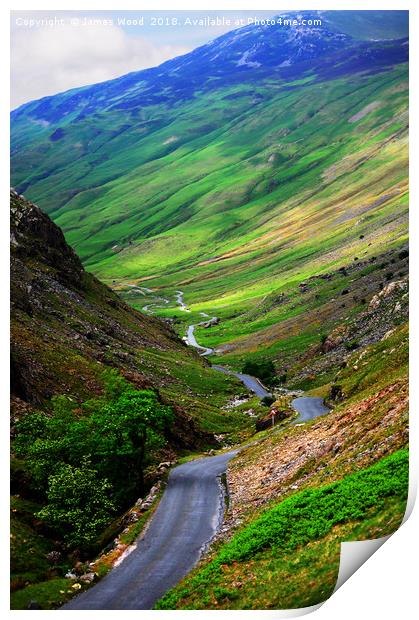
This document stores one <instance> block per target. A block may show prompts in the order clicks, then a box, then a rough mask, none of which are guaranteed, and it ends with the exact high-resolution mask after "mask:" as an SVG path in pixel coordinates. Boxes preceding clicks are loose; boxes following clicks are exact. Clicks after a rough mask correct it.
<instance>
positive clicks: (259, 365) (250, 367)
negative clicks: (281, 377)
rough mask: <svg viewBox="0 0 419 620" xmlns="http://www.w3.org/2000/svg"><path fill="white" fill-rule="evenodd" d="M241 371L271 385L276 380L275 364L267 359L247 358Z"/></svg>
mask: <svg viewBox="0 0 419 620" xmlns="http://www.w3.org/2000/svg"><path fill="white" fill-rule="evenodd" d="M242 372H243V373H244V374H246V375H252V376H253V377H257V378H258V379H260V380H261V381H263V382H264V383H266V384H267V385H272V383H273V382H275V380H276V375H275V366H274V365H273V363H272V362H271V361H268V360H262V361H252V360H248V361H247V362H245V364H244V366H243V370H242Z"/></svg>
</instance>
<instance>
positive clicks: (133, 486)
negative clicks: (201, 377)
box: [13, 372, 174, 546]
mask: <svg viewBox="0 0 419 620" xmlns="http://www.w3.org/2000/svg"><path fill="white" fill-rule="evenodd" d="M173 420H174V415H173V412H172V410H171V409H170V408H169V407H166V406H164V405H162V404H161V403H159V402H158V399H157V396H156V394H155V393H154V392H153V391H151V390H136V389H135V388H133V386H132V385H131V384H130V383H128V382H127V381H126V380H125V379H124V378H123V377H121V376H120V375H118V374H116V373H114V372H110V373H109V372H108V373H106V389H105V393H104V395H103V397H101V398H97V399H93V400H89V401H86V402H85V403H83V404H82V405H81V406H78V405H77V403H75V402H74V401H73V400H72V399H70V398H68V397H66V396H59V397H55V398H53V399H52V401H51V412H50V414H49V415H46V414H44V413H39V412H35V413H32V414H29V415H28V416H26V417H25V418H24V419H23V420H22V421H21V422H20V423H19V424H18V426H17V437H16V440H15V442H14V446H13V447H14V451H15V453H16V455H17V456H18V457H20V458H22V459H23V462H24V466H25V468H26V470H27V472H28V474H29V476H30V484H31V490H32V491H33V492H35V493H36V495H37V496H38V497H39V498H40V499H42V500H44V501H45V500H48V505H47V507H46V508H44V509H43V510H42V511H41V512H40V513H39V514H40V516H42V518H43V519H44V520H45V521H47V522H48V523H49V524H50V525H51V526H53V527H55V529H56V530H57V531H58V532H59V533H60V534H62V535H65V540H66V541H67V542H68V543H69V544H70V545H73V546H74V545H78V544H86V543H87V542H88V541H92V538H94V537H95V536H96V534H97V532H98V531H99V530H100V529H101V528H103V527H104V526H105V525H106V523H107V522H109V518H110V514H111V512H112V510H113V509H114V508H116V509H121V508H125V507H126V506H127V505H129V503H130V502H131V501H132V500H133V499H135V497H137V496H138V493H139V492H140V491H141V490H142V487H143V470H144V467H145V466H146V465H147V464H149V463H150V461H151V460H152V458H153V454H154V453H155V452H156V450H158V449H159V448H160V447H161V446H163V445H164V443H165V433H166V431H167V430H168V429H169V427H170V426H171V425H172V423H173ZM81 464H83V465H81ZM76 483H77V485H79V486H78V487H77V485H76ZM60 485H61V487H60ZM76 487H77V488H76ZM89 488H90V489H91V490H92V492H91V493H90V492H89ZM96 492H97V493H98V494H99V495H95V493H96ZM92 498H95V499H94V505H93V504H92V503H91V502H92V501H93V499H92ZM100 498H101V499H100ZM106 498H108V499H106ZM110 498H111V499H112V501H110ZM67 499H68V501H67ZM95 506H96V507H97V510H96V508H95ZM83 514H84V515H85V517H83ZM76 516H77V518H76ZM89 523H90V525H88V524H89ZM80 528H81V529H80ZM82 530H83V531H84V532H85V534H83V532H82Z"/></svg>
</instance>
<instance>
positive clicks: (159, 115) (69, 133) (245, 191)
mask: <svg viewBox="0 0 419 620" xmlns="http://www.w3.org/2000/svg"><path fill="white" fill-rule="evenodd" d="M380 45H381V48H380V50H379V51H378V52H376V56H375V57H378V58H381V57H385V56H386V52H385V49H384V48H383V45H384V44H380ZM401 49H405V47H403V45H402V46H401ZM342 53H343V52H341V54H342ZM345 53H346V54H347V53H348V52H347V51H346V52H345ZM361 57H362V54H361ZM357 58H358V56H357ZM340 62H341V59H340V57H339V55H336V54H335V56H332V60H331V67H329V69H330V71H329V74H328V75H319V74H317V75H316V73H315V72H314V70H312V71H311V72H310V71H308V72H306V73H305V74H304V75H303V76H301V77H300V78H299V79H294V80H292V79H289V78H288V79H285V78H284V77H277V76H275V78H274V77H272V78H267V77H264V76H263V77H262V78H258V77H257V75H255V76H254V79H255V81H254V84H253V86H252V91H249V87H248V85H247V83H243V84H233V85H230V86H229V85H224V84H222V85H220V86H219V87H217V88H214V89H211V90H209V89H206V90H205V91H204V92H202V93H201V94H200V96H199V97H191V98H188V99H186V100H182V101H179V103H178V104H177V105H175V106H174V107H172V109H171V110H170V114H169V115H168V112H167V110H166V109H165V106H164V105H163V104H162V106H154V107H153V106H146V107H144V108H143V109H142V110H141V112H140V111H139V110H137V111H136V113H135V114H134V112H133V111H132V110H131V109H130V111H129V113H128V112H124V111H121V110H118V111H114V110H112V109H105V110H102V109H98V111H97V112H96V113H92V114H91V115H84V116H83V117H82V118H80V119H75V120H74V119H73V120H72V122H71V125H68V122H69V121H67V120H66V121H65V125H63V124H62V123H61V125H62V133H61V134H59V137H54V138H52V129H51V127H52V126H53V125H51V124H50V125H49V126H48V127H40V126H39V124H34V123H32V125H30V126H29V128H28V121H27V120H25V121H24V120H21V116H22V114H23V112H22V113H21V115H20V116H17V118H16V121H15V130H14V131H15V135H16V138H15V142H16V147H15V148H16V153H15V156H14V161H15V165H14V177H15V179H16V182H17V183H18V185H19V186H20V187H26V188H27V190H26V191H27V192H28V194H29V196H31V197H34V198H36V199H37V200H39V202H40V204H41V205H43V206H44V207H45V208H46V209H47V210H48V211H49V212H50V213H51V215H52V217H53V218H54V220H55V221H56V222H57V223H59V225H60V226H62V228H63V229H64V231H65V233H66V237H67V239H68V240H69V242H70V243H71V244H72V245H73V246H74V247H75V249H76V250H77V252H78V254H79V255H80V256H81V258H82V260H83V262H84V264H85V265H86V266H87V267H88V268H89V270H91V271H93V272H94V273H95V274H96V275H98V276H99V277H100V278H101V279H102V280H103V281H105V282H107V283H108V284H111V285H113V286H115V287H117V288H118V290H119V291H120V292H121V291H122V292H124V290H125V291H126V292H128V290H129V285H132V284H144V285H146V286H148V287H150V288H152V289H153V291H158V292H162V291H163V292H164V293H168V294H173V292H174V291H175V290H177V289H181V290H183V291H185V300H186V302H187V303H188V304H189V305H190V308H191V310H192V311H195V312H196V313H198V312H201V311H204V312H207V313H211V314H212V315H213V314H216V315H217V316H220V317H221V318H222V322H221V323H220V325H219V326H218V327H216V328H213V329H211V330H206V331H205V332H202V334H201V339H203V343H205V344H208V345H216V346H219V345H223V347H221V351H223V352H225V351H226V350H232V349H234V350H235V349H237V348H239V349H240V350H242V351H243V352H245V353H246V352H247V353H249V352H251V351H253V350H255V348H256V344H257V346H258V347H260V344H262V346H263V347H264V348H269V347H271V345H273V346H274V349H273V350H272V351H270V353H269V354H270V356H271V357H272V356H273V355H275V354H276V353H277V350H278V346H277V342H278V340H280V337H277V336H276V335H275V336H272V334H267V330H269V327H270V326H272V325H277V324H278V323H280V322H282V321H284V320H285V319H288V318H290V317H292V316H295V314H296V313H298V312H303V311H304V304H302V303H301V301H300V300H301V298H300V295H299V289H298V287H299V285H300V284H301V283H302V282H304V281H305V280H306V279H307V278H310V277H312V276H321V275H323V274H325V273H326V272H329V271H331V270H332V271H337V270H338V269H339V268H341V267H347V266H348V265H350V264H351V263H352V262H353V261H354V260H362V261H364V264H365V261H368V260H370V259H372V258H373V257H375V256H377V255H380V254H384V253H385V252H387V251H389V250H391V249H392V248H394V249H398V248H399V249H400V248H401V247H402V246H403V244H404V243H405V242H406V234H407V122H408V121H407V92H408V91H407V88H408V82H407V67H406V65H405V64H404V63H402V64H397V65H391V66H388V67H386V68H385V69H384V70H383V68H381V69H380V70H377V71H371V72H366V71H364V70H355V71H354V70H351V71H349V70H346V74H344V75H334V73H333V71H332V67H335V66H340ZM27 115H28V113H27V114H26V116H27ZM70 117H71V115H70ZM61 125H60V126H61ZM110 128H112V129H110ZM29 131H31V132H35V133H34V134H33V136H32V141H31V139H30V135H28V132H29ZM19 136H21V138H19ZM23 138H25V139H28V142H27V144H26V145H25V146H24V148H23V149H22V150H21V149H20V142H21V140H22V139H23ZM73 151H74V152H77V156H76V158H75V159H74V154H73V155H72V156H71V163H70V153H73ZM41 154H42V158H41V159H40V155H41ZM39 162H40V163H39ZM20 170H21V171H22V174H21V173H20ZM28 171H31V172H30V174H29V175H28ZM22 175H23V176H25V181H23V176H22ZM52 188H54V191H52ZM70 188H71V190H70ZM69 191H71V195H70V194H69ZM58 196H59V197H60V198H59V199H58ZM344 284H345V283H344V282H343V281H342V289H343V288H345V287H344ZM281 295H285V297H286V298H289V299H290V303H289V304H285V305H284V306H281V307H280V308H278V304H275V303H274V304H273V306H274V307H269V297H271V298H277V297H279V296H281ZM334 295H335V293H334V292H333V291H331V290H330V289H329V291H327V290H323V291H322V293H321V302H322V304H323V306H324V305H325V304H326V302H328V301H329V300H330V299H332V298H333V296H334ZM362 296H364V295H362ZM126 299H127V301H129V302H130V303H131V304H133V305H134V306H135V307H141V304H143V302H144V299H143V296H142V295H141V296H140V295H138V296H137V297H135V295H133V294H132V291H131V292H130V295H129V297H126ZM146 301H147V300H146ZM145 303H146V302H144V304H145ZM263 305H265V308H264V312H263V316H261V317H257V319H256V318H255V317H254V315H255V314H256V315H257V310H258V308H260V307H261V306H263ZM318 305H319V304H317V306H318ZM266 306H267V307H266ZM159 312H160V313H161V314H162V315H163V316H169V317H173V316H177V317H178V318H180V319H182V318H185V314H184V313H183V315H182V314H180V315H179V313H176V310H175V309H174V308H170V309H169V310H167V311H164V310H163V311H159ZM336 312H337V310H336V308H333V311H332V312H329V314H333V315H334V316H335V315H336ZM252 315H253V316H252ZM198 316H199V315H198V314H196V315H192V319H193V320H195V318H196V317H198ZM187 318H188V319H189V318H190V317H187ZM326 319H327V317H326ZM182 330H183V327H182V328H181V329H180V331H182ZM314 331H315V330H313V329H311V331H310V328H309V329H308V330H307V331H306V332H305V333H304V334H302V333H301V334H300V335H299V338H301V339H303V340H302V343H303V346H306V345H307V344H308V343H310V342H312V338H313V335H314ZM257 333H260V338H257V340H258V342H257V343H256V341H255V337H254V336H255V334H257ZM265 336H266V337H265ZM280 346H282V344H281V345H280Z"/></svg>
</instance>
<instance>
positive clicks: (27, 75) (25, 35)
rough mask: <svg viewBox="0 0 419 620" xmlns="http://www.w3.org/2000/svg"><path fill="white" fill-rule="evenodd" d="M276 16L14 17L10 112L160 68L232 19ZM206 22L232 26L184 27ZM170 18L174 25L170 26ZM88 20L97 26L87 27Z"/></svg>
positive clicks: (16, 14)
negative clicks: (158, 22)
mask: <svg viewBox="0 0 419 620" xmlns="http://www.w3.org/2000/svg"><path fill="white" fill-rule="evenodd" d="M276 12H277V11H272V10H270V11H247V12H246V11H234V12H233V11H202V10H201V11H138V12H133V11H120V12H117V11H14V12H12V14H11V107H12V108H16V107H18V106H19V105H21V104H22V103H25V102H27V101H31V100H33V99H39V98H41V97H44V96H46V95H52V94H55V93H58V92H62V91H64V90H68V89H69V88H74V87H77V86H84V85H86V84H93V83H95V82H101V81H104V80H108V79H111V78H114V77H117V76H119V75H124V74H125V73H129V72H130V71H137V70H139V69H145V68H147V67H153V66H156V65H159V64H160V63H162V62H164V61H165V60H168V59H169V58H173V57H175V56H179V55H181V54H185V53H187V52H189V51H190V50H192V49H194V48H195V47H197V46H199V45H202V44H204V43H206V42H207V41H210V40H211V39H214V38H216V37H217V36H219V35H221V34H223V33H224V32H226V31H228V30H232V29H234V28H236V27H237V26H235V25H234V20H236V19H244V20H245V21H247V18H248V17H253V16H259V17H263V16H265V17H266V16H271V15H274V14H275V13H276ZM206 16H210V17H212V18H215V17H217V16H218V17H219V18H220V19H222V18H223V17H224V21H225V20H227V19H229V20H230V22H231V25H225V24H222V25H220V26H211V25H210V26H204V27H203V26H190V25H187V24H185V21H186V19H187V18H190V19H198V18H201V17H206ZM124 18H125V19H133V20H135V19H140V20H141V18H143V19H144V24H143V25H138V26H135V25H125V26H124V25H120V22H119V20H121V19H124ZM152 18H157V19H159V18H160V19H161V18H163V24H162V25H153V21H152ZM173 18H175V19H176V20H177V24H175V25H173V23H172V19H173ZM92 19H95V20H98V19H99V20H102V22H101V24H100V25H98V24H95V25H91V24H90V20H92ZM29 20H33V23H30V22H29ZM85 20H87V23H86V22H85ZM104 20H106V23H104ZM166 20H168V21H166Z"/></svg>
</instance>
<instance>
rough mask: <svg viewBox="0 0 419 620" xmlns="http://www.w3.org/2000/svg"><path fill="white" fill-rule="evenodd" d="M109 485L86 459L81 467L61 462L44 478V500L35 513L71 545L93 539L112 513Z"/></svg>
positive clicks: (74, 545) (77, 544) (86, 542)
mask: <svg viewBox="0 0 419 620" xmlns="http://www.w3.org/2000/svg"><path fill="white" fill-rule="evenodd" d="M110 491H111V485H110V484H109V483H108V482H107V480H106V479H100V478H98V475H97V472H96V471H95V470H94V469H91V467H90V466H89V463H88V461H84V463H83V464H82V466H81V467H73V466H72V465H62V466H61V467H60V469H59V470H58V472H57V473H56V474H53V475H51V476H50V477H49V480H48V504H47V506H46V507H45V508H43V509H42V510H40V511H39V512H38V513H37V516H38V517H39V518H41V519H43V520H44V521H46V523H48V525H50V526H51V527H53V528H54V529H55V530H56V531H57V532H59V534H60V535H61V536H62V538H63V540H64V541H65V542H66V543H67V544H68V545H69V546H71V547H76V546H86V545H87V546H88V545H90V544H91V543H92V542H94V541H95V540H96V538H97V536H98V534H99V533H100V531H101V530H103V529H104V528H105V527H106V525H107V524H108V523H109V520H110V518H111V516H112V513H113V512H114V510H115V506H114V504H113V502H112V501H111V499H110V498H109V495H110Z"/></svg>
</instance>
